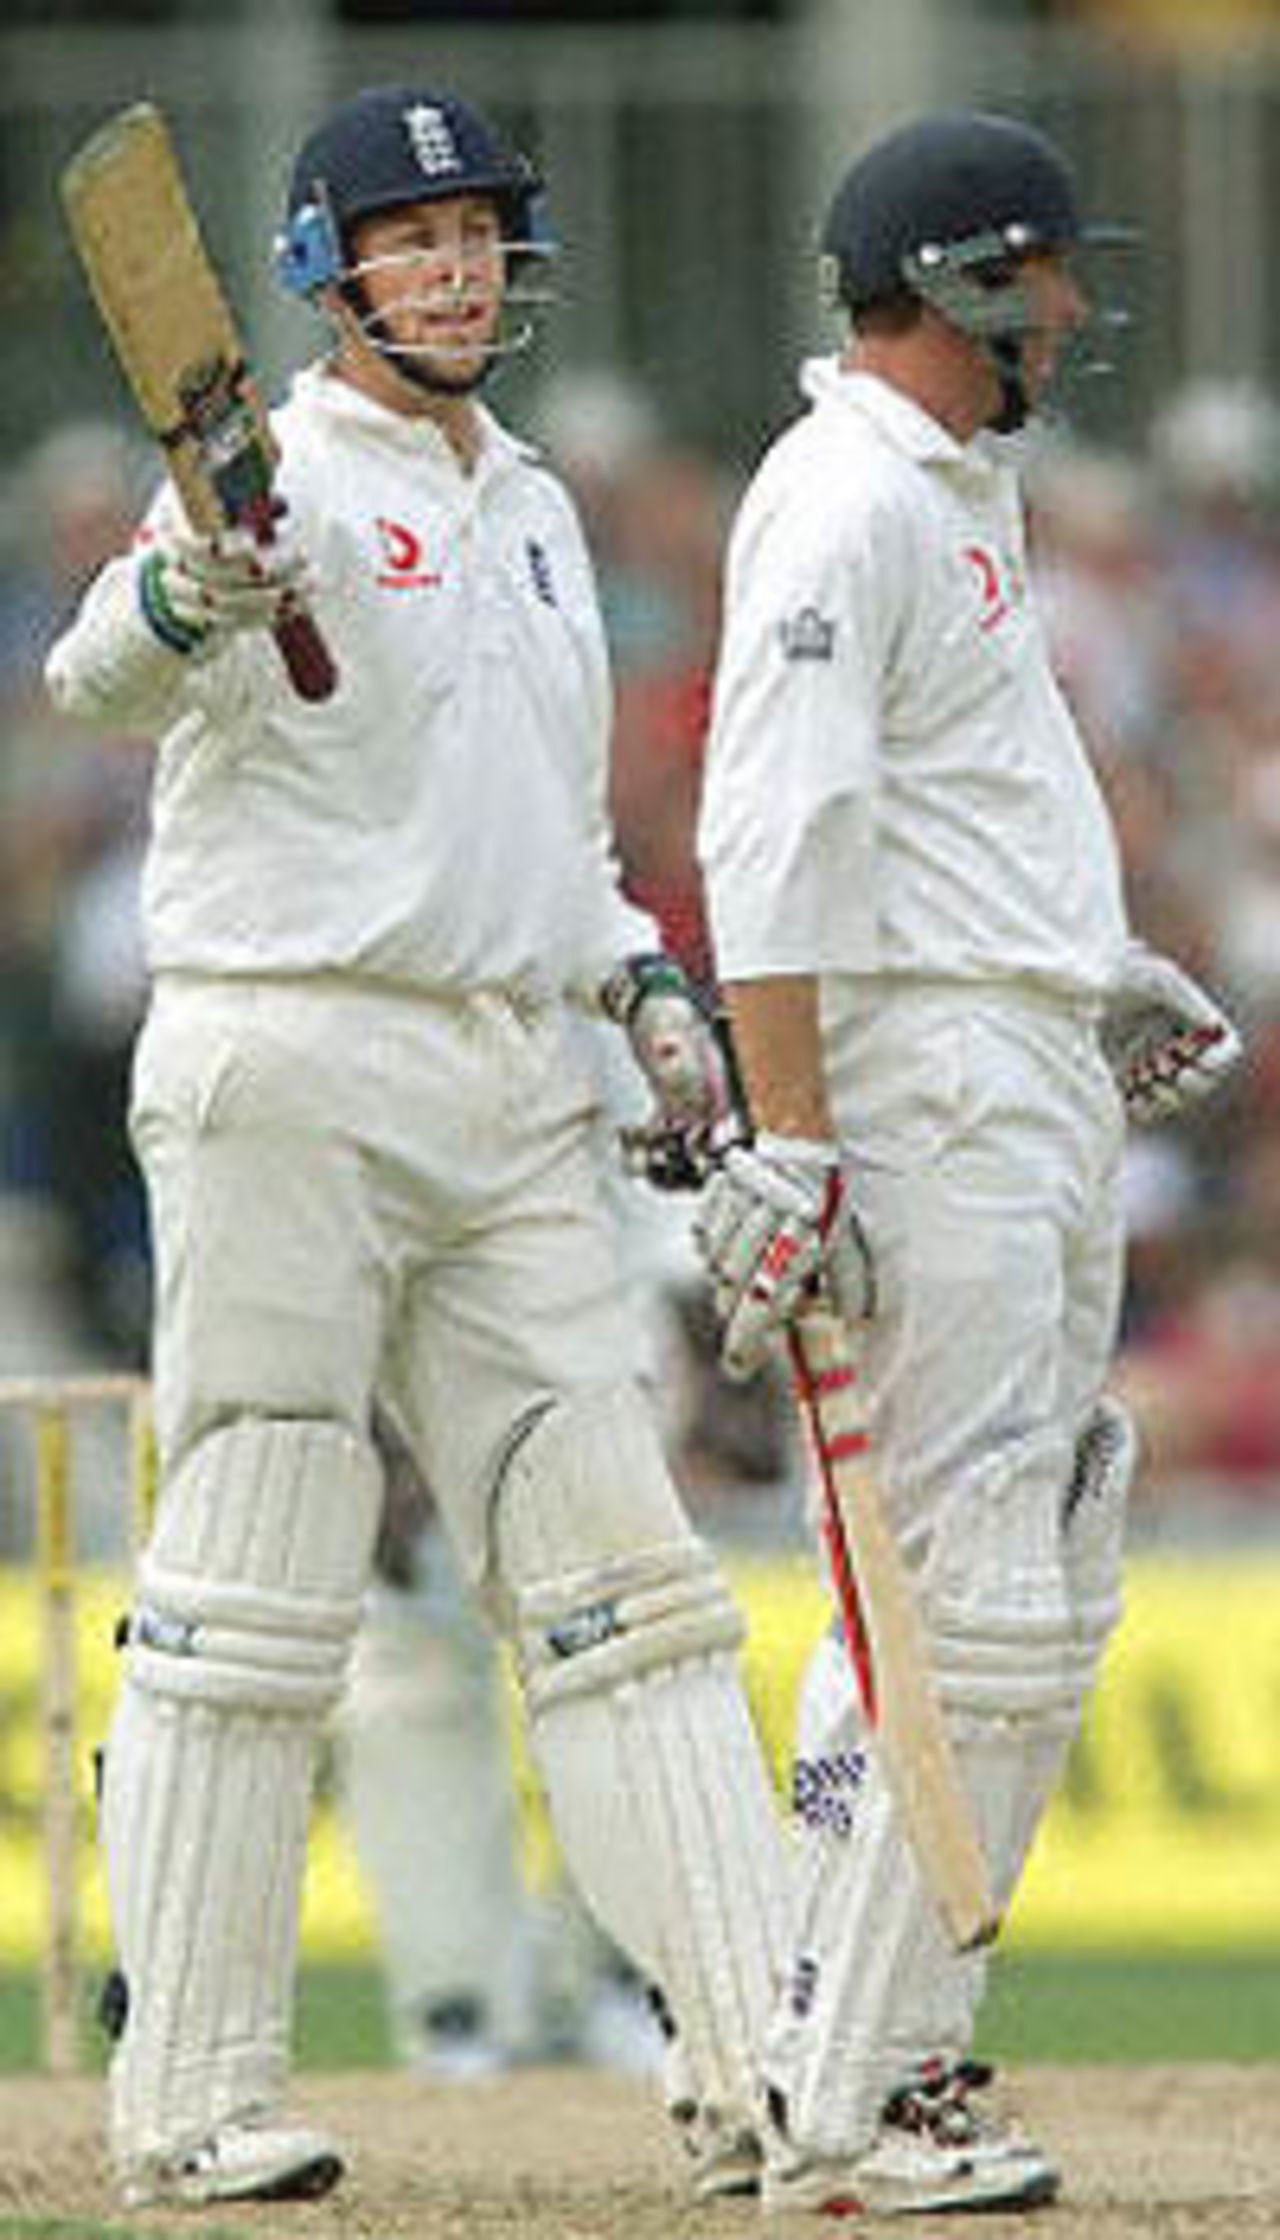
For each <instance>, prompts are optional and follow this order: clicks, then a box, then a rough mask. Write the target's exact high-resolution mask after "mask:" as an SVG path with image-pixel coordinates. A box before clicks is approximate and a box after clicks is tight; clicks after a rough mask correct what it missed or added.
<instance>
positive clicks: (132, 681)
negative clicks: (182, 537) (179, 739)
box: [45, 555, 186, 732]
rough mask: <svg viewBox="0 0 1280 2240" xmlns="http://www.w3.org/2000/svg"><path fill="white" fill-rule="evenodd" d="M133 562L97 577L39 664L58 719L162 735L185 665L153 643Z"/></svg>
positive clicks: (125, 559)
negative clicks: (61, 634)
mask: <svg viewBox="0 0 1280 2240" xmlns="http://www.w3.org/2000/svg"><path fill="white" fill-rule="evenodd" d="M137 578H138V566H137V561H136V560H135V558H134V557H133V556H132V555H128V556H125V557H122V558H121V559H119V560H113V561H111V562H109V564H108V565H107V566H106V567H105V568H104V569H103V570H102V573H101V575H99V576H98V577H97V579H96V581H95V582H94V583H93V584H92V586H91V587H90V590H89V593H88V595H87V597H86V599H85V601H84V604H83V606H82V607H81V609H80V612H79V614H78V615H77V616H76V619H75V621H74V622H73V623H72V625H71V627H70V629H69V630H67V631H65V632H64V634H63V636H62V637H61V638H59V640H58V642H57V644H56V645H55V646H54V648H53V651H52V652H51V654H50V655H49V659H48V661H47V663H46V664H45V683H46V685H47V687H48V691H49V697H50V699H51V700H52V701H53V704H54V706H55V707H56V708H57V709H58V710H59V712H60V713H61V714H63V715H69V716H77V717H79V718H81V719H82V720H83V721H85V722H88V723H93V724H101V725H110V726H113V727H119V728H120V729H121V730H134V729H136V730H140V731H147V732H155V731H159V730H163V729H164V728H165V727H166V726H167V724H168V723H169V722H170V720H171V719H172V717H173V716H174V714H175V713H176V711H177V708H178V706H179V703H180V700H181V696H182V689H183V684H184V681H185V673H186V670H185V660H184V656H183V655H182V654H180V653H177V652H174V651H172V650H171V649H170V648H169V647H168V646H166V645H164V644H163V643H162V642H161V640H160V639H159V638H158V637H157V636H156V634H155V632H154V630H153V629H152V628H151V626H150V624H149V623H148V622H147V620H146V618H145V616H144V614H143V611H142V607H141V604H140V602H139V597H138V581H137Z"/></svg>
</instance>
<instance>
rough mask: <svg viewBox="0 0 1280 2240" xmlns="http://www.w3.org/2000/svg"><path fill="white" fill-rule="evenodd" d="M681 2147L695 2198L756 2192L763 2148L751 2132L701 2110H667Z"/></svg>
mask: <svg viewBox="0 0 1280 2240" xmlns="http://www.w3.org/2000/svg"><path fill="white" fill-rule="evenodd" d="M667 2112H668V2114H669V2115H670V2117H671V2119H672V2122H673V2123H674V2124H675V2127H676V2135H677V2137H678V2138H679V2141H680V2145H681V2147H682V2148H683V2150H684V2154H685V2163H686V2168H687V2170H688V2173H689V2184H690V2188H691V2190H692V2193H693V2197H694V2200H695V2201H723V2200H730V2199H733V2198H735V2197H739V2198H740V2197H741V2196H742V2195H744V2194H754V2193H759V2191H760V2186H761V2181H762V2176H763V2171H764V2149H763V2147H762V2146H761V2144H760V2140H759V2138H758V2136H757V2134H756V2133H755V2132H754V2131H750V2130H746V2129H737V2128H733V2127H731V2126H730V2125H728V2124H725V2123H723V2122H721V2121H720V2120H719V2119H718V2118H717V2117H715V2116H713V2115H708V2114H707V2112H706V2111H705V2109H701V2108H695V2107H692V2106H691V2105H687V2104H686V2106H684V2107H680V2106H676V2107H671V2108H669V2109H668V2111H667Z"/></svg>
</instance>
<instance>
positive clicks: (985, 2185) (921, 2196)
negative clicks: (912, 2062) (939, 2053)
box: [764, 2061, 1059, 2217]
mask: <svg viewBox="0 0 1280 2240" xmlns="http://www.w3.org/2000/svg"><path fill="white" fill-rule="evenodd" d="M991 2082H992V2071H991V2070H990V2069H989V2068H988V2067H987V2066H986V2064H985V2063H983V2062H976V2061H962V2062H960V2063H958V2064H957V2065H956V2067H954V2068H952V2069H945V2068H943V2066H942V2065H941V2064H940V2063H939V2064H930V2065H929V2066H928V2067H927V2068H925V2069H924V2070H922V2071H921V2073H920V2075H919V2076H918V2077H917V2078H915V2079H913V2080H912V2082H911V2083H910V2084H907V2085H904V2086H903V2087H902V2088H901V2090H900V2091H898V2092H895V2093H894V2094H893V2095H892V2097H891V2098H890V2099H889V2100H888V2101H886V2103H885V2107H884V2112H883V2114H882V2116H881V2118H880V2128H879V2130H878V2131H877V2133H876V2136H875V2138H874V2139H873V2140H872V2142H871V2145H870V2146H869V2147H868V2148H867V2149H866V2151H865V2152H864V2153H863V2154H860V2155H856V2156H853V2157H851V2158H850V2160H848V2161H847V2162H828V2161H819V2160H815V2159H812V2158H809V2157H806V2156H804V2155H801V2154H796V2153H794V2152H793V2153H792V2155H791V2156H790V2158H789V2159H788V2158H787V2157H786V2155H785V2154H782V2155H780V2156H779V2157H778V2159H777V2160H776V2161H775V2160H773V2159H771V2160H770V2162H769V2163H768V2166H767V2168H766V2172H765V2179H764V2207H765V2209H766V2211H767V2212H769V2213H771V2214H774V2215H777V2214H780V2213H784V2212H786V2211H789V2210H810V2211H812V2212H813V2213H815V2214H817V2215H821V2216H827V2217H841V2216H845V2217H856V2216H880V2217H901V2216H919V2215H921V2214H927V2213H928V2212H930V2211H934V2212H941V2211H946V2210H957V2209H969V2210H976V2209H1034V2208H1038V2207H1039V2206H1041V2205H1042V2204H1044V2203H1047V2202H1050V2201H1052V2200H1053V2199H1054V2198H1055V2197H1056V2195H1057V2192H1058V2185H1059V2180H1058V2173H1057V2171H1056V2170H1055V2169H1054V2168H1053V2165H1052V2164H1051V2163H1050V2162H1048V2161H1047V2160H1046V2159H1045V2157H1044V2155H1043V2154H1042V2153H1041V2151H1040V2149H1039V2148H1038V2147H1037V2146H1035V2145H1034V2143H1033V2142H1032V2141H1031V2140H1030V2139H1028V2138H1026V2137H1025V2136H1024V2135H1023V2134H1022V2133H1021V2132H1020V2131H1019V2130H1018V2129H1017V2127H1016V2126H1015V2125H1014V2124H1012V2123H1010V2122H1009V2121H1008V2120H1007V2119H1006V2118H1005V2117H1003V2116H1001V2115H999V2114H998V2113H996V2111H995V2110H994V2109H993V2108H992V2107H991V2106H990V2105H983V2104H982V2103H981V2102H980V2100H979V2098H978V2095H979V2094H980V2093H982V2092H983V2091H984V2090H985V2089H986V2088H987V2087H988V2086H989V2085H990V2084H991Z"/></svg>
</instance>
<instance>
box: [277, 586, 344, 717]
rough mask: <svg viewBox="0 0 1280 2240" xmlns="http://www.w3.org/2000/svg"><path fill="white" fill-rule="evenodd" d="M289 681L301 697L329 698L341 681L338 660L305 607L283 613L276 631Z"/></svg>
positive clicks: (294, 608)
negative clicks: (335, 659) (336, 660)
mask: <svg viewBox="0 0 1280 2240" xmlns="http://www.w3.org/2000/svg"><path fill="white" fill-rule="evenodd" d="M272 636H273V637H274V639H275V641H276V644H277V645H278V646H279V648H280V656H281V659H282V660H283V662H284V665H285V668H286V669H287V670H288V672H289V682H290V684H291V685H292V686H293V689H294V691H295V692H296V693H297V695H298V698H299V699H300V700H329V699H331V698H332V696H333V694H334V692H335V690H336V688H337V683H338V669H337V663H336V662H335V661H334V658H333V655H332V654H331V653H330V651H329V648H328V646H327V645H326V644H325V641H324V639H323V638H322V636H321V634H320V631H319V629H318V627H317V625H316V623H315V620H314V618H313V617H312V616H311V615H309V614H308V613H307V611H306V608H305V607H293V608H291V609H290V610H289V612H288V613H286V614H282V615H281V617H280V620H279V621H278V622H277V623H276V625H275V628H274V630H273V631H272Z"/></svg>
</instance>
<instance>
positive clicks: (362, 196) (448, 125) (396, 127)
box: [276, 86, 542, 296]
mask: <svg viewBox="0 0 1280 2240" xmlns="http://www.w3.org/2000/svg"><path fill="white" fill-rule="evenodd" d="M460 194H484V195H491V196H492V198H493V200H494V202H495V203H496V205H497V208H498V212H499V216H500V218H501V222H502V229H503V234H504V237H505V239H506V240H507V241H508V242H509V243H510V244H511V245H512V246H513V247H515V248H520V247H529V246H533V245H535V243H537V242H538V241H539V240H540V239H541V226H540V222H539V211H538V205H539V202H540V199H541V195H542V181H541V179H540V178H539V176H538V173H537V171H536V170H535V168H534V166H533V165H532V164H531V163H530V162H529V161H528V159H527V158H526V157H525V156H523V155H520V154H518V153H516V152H515V151H514V150H513V149H510V148H508V147H505V146H504V145H503V143H502V142H501V141H500V140H499V138H498V137H497V135H496V133H495V132H494V131H493V130H492V128H491V127H490V126H489V125H488V124H487V123H486V121H485V119H484V118H483V117H481V116H480V115H479V114H478V113H477V111H476V110H474V109H472V108H471V107H469V105H468V104H467V103H466V102H465V101H460V100H459V99H458V98H457V96H456V95H455V94H449V93H435V92H432V91H430V90H429V89H427V88H425V87H421V86H371V87H367V88H366V89H365V90H364V91H363V92H362V93H357V94H354V95H353V96H352V98H351V99H350V100H348V101H344V102H343V103H342V104H341V106H340V107H339V108H337V109H335V110H334V112H333V114H332V115H331V116H330V117H328V118H326V120H325V122H324V123H323V124H321V125H318V126H317V127H316V129H315V131H314V132H312V133H311V134H310V135H309V136H308V138H307V139H306V140H305V141H304V143H303V145H302V148H301V149H300V151H299V153H298V157H297V161H296V162H295V164H294V167H293V176H292V179H291V181H290V186H289V195H288V204H287V210H286V217H285V227H284V231H283V233H282V234H281V236H280V238H279V240H278V242H277V245H276V270H277V274H278V277H279V278H280V280H281V281H282V282H283V284H284V286H285V287H286V288H288V289H289V290H290V292H291V293H293V294H294V295H302V296H310V295H314V294H316V293H317V291H318V290H320V289H322V288H325V287H328V286H329V285H331V284H333V283H335V282H341V280H342V279H343V277H344V273H345V271H346V267H347V264H348V262H349V257H348V242H349V229H350V227H351V226H352V224H353V223H354V222H355V221H356V220H357V219H358V218H364V217H370V216H372V215H373V213H374V212H375V211H380V210H394V209H397V208H399V207H401V206H402V205H403V204H405V203H409V202H431V201H436V202H439V201H443V200H445V199H446V198H447V197H449V196H451V195H460Z"/></svg>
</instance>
